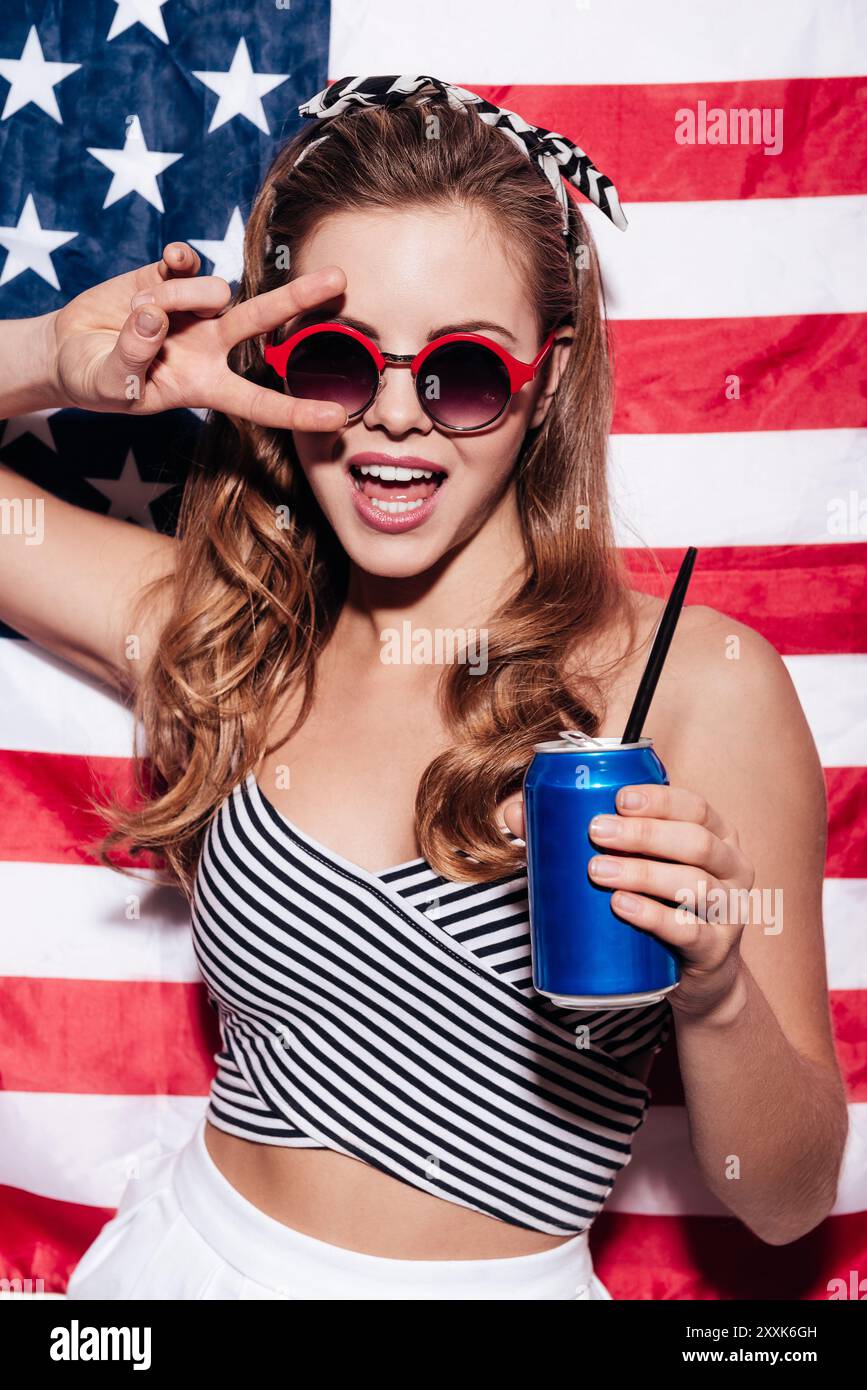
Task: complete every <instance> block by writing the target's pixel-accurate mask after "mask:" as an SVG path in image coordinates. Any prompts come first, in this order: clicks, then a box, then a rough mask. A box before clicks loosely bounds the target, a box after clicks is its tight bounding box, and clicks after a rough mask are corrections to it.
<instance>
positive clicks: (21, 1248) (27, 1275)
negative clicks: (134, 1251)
mask: <svg viewBox="0 0 867 1390" xmlns="http://www.w3.org/2000/svg"><path fill="white" fill-rule="evenodd" d="M114 1211H115V1209H114V1208H110V1207H91V1206H87V1205H86V1204H84V1203H80V1202H61V1201H58V1200H56V1199H55V1198H53V1197H40V1196H39V1195H38V1193H35V1192H26V1191H25V1190H24V1189H23V1188H18V1187H8V1186H4V1185H2V1184H0V1231H2V1232H3V1244H2V1249H0V1278H3V1279H9V1280H13V1281H15V1282H14V1283H12V1285H11V1289H10V1292H13V1293H15V1292H21V1293H65V1292H66V1286H67V1284H68V1282H69V1276H70V1275H71V1274H72V1271H73V1269H74V1268H75V1266H76V1265H77V1264H78V1261H79V1260H80V1259H81V1257H82V1255H83V1254H84V1252H85V1250H86V1249H87V1247H88V1246H89V1245H92V1244H93V1242H94V1241H95V1240H96V1237H97V1236H98V1235H99V1233H100V1231H101V1230H102V1227H103V1226H104V1225H105V1223H106V1221H109V1220H110V1219H111V1217H112V1216H113V1215H114ZM27 1280H30V1281H31V1282H30V1284H28V1283H27V1282H26V1281H27ZM18 1281H20V1282H18ZM36 1281H41V1285H40V1283H37V1282H36Z"/></svg>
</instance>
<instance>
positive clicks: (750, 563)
mask: <svg viewBox="0 0 867 1390" xmlns="http://www.w3.org/2000/svg"><path fill="white" fill-rule="evenodd" d="M621 554H622V555H623V557H624V560H625V562H626V565H627V567H628V569H629V573H630V575H631V577H632V580H633V583H634V584H635V587H636V588H637V589H640V590H641V591H643V592H644V593H649V594H654V595H656V596H657V597H659V598H667V597H668V594H669V592H670V590H671V585H672V581H673V579H674V576H675V575H676V574H677V571H678V569H679V567H680V563H681V561H682V560H683V550H682V549H678V548H675V547H668V546H663V547H659V548H653V549H645V550H639V549H632V548H627V547H624V548H623V549H622V550H621ZM657 562H658V563H657ZM865 593H867V542H865V541H851V542H849V541H841V542H840V543H839V544H836V543H834V544H829V545H731V546H704V547H702V548H701V549H700V550H699V553H698V558H697V559H696V562H695V570H694V571H693V576H692V579H691V580H690V585H689V601H690V603H696V604H699V603H700V604H706V605H707V606H708V607H709V608H715V609H716V610H717V611H718V612H720V613H725V614H728V616H729V617H732V618H736V619H737V621H738V622H741V623H745V624H746V625H747V626H748V627H752V628H755V630H756V631H757V632H760V633H761V635H762V636H763V637H764V638H766V639H767V641H769V642H770V643H772V645H773V646H775V647H776V649H777V651H778V652H779V653H780V654H781V655H782V656H828V655H832V654H834V653H837V654H839V653H843V652H864V651H867V624H865V620H864V595H865Z"/></svg>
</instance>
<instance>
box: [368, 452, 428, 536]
mask: <svg viewBox="0 0 867 1390" xmlns="http://www.w3.org/2000/svg"><path fill="white" fill-rule="evenodd" d="M347 476H348V478H349V482H350V486H351V488H352V500H353V502H354V503H355V509H356V511H357V513H358V515H359V516H360V517H361V519H362V521H364V522H366V524H367V525H368V526H371V527H372V528H373V529H374V530H376V531H382V532H387V533H388V532H390V533H392V534H394V533H396V532H403V531H409V530H413V529H414V528H415V527H416V526H420V525H421V523H422V522H424V521H426V520H427V518H428V517H429V516H430V514H431V512H432V511H433V510H434V507H435V505H436V499H437V496H438V494H439V491H440V489H441V488H442V486H443V483H444V482H445V480H446V478H447V477H448V473H447V471H446V469H444V468H442V467H440V465H439V464H435V463H431V462H429V461H428V460H427V459H422V458H415V457H395V456H389V455H386V454H355V455H353V457H352V458H351V459H350V461H349V466H348V470H347Z"/></svg>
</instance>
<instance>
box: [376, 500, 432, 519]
mask: <svg viewBox="0 0 867 1390" xmlns="http://www.w3.org/2000/svg"><path fill="white" fill-rule="evenodd" d="M369 500H370V501H371V502H372V503H373V505H374V507H377V508H378V509H379V510H380V511H381V512H391V513H392V514H393V515H394V514H397V513H398V512H414V511H417V510H418V508H419V507H421V506H422V505H423V503H424V498H423V497H419V498H418V499H417V500H416V501H415V502H383V501H381V500H380V499H379V498H378V497H371V498H370V499H369Z"/></svg>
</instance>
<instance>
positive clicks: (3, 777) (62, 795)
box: [0, 749, 159, 869]
mask: <svg viewBox="0 0 867 1390" xmlns="http://www.w3.org/2000/svg"><path fill="white" fill-rule="evenodd" d="M134 767H135V765H134V762H133V759H132V758H96V757H88V758H85V757H82V756H78V755H75V754H66V753H30V752H20V751H18V750H12V749H0V782H2V785H3V797H2V800H0V860H14V861H17V862H20V861H28V862H37V863H40V864H98V863H99V859H98V858H97V857H96V855H95V854H93V853H91V852H90V850H89V849H88V848H87V847H86V846H87V845H88V844H89V842H90V841H91V840H92V839H93V838H94V837H95V836H98V835H101V834H103V833H104V832H105V831H106V830H107V828H108V827H107V825H106V824H105V823H104V822H103V821H102V820H101V818H100V817H99V816H97V815H96V814H95V813H94V812H93V811H91V809H90V807H89V805H88V801H87V798H88V795H93V796H100V797H105V798H106V799H108V798H110V797H111V796H117V797H118V798H119V799H120V800H121V801H122V802H123V803H124V804H125V805H127V806H132V805H135V803H136V799H137V797H136V792H135V783H134V777H133V774H134ZM145 784H146V785H147V783H145ZM112 858H113V860H114V862H116V863H117V864H119V865H122V866H123V867H124V868H137V869H142V868H154V867H155V866H156V865H157V863H158V862H159V861H158V860H157V859H156V858H155V857H153V856H148V855H141V856H139V857H137V858H134V857H132V856H130V855H129V854H125V853H124V852H123V851H120V850H113V851H112Z"/></svg>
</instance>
